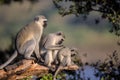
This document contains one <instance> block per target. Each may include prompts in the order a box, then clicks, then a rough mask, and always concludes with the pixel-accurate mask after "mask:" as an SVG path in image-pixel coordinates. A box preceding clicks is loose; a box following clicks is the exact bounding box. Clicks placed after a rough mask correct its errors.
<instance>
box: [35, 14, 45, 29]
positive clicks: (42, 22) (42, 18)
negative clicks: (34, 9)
mask: <svg viewBox="0 0 120 80" xmlns="http://www.w3.org/2000/svg"><path fill="white" fill-rule="evenodd" d="M34 21H35V22H36V23H38V24H39V25H42V26H43V27H44V28H45V27H47V19H46V17H45V16H43V15H38V16H36V17H35V18H34Z"/></svg>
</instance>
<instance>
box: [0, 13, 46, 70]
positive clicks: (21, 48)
mask: <svg viewBox="0 0 120 80" xmlns="http://www.w3.org/2000/svg"><path fill="white" fill-rule="evenodd" d="M46 22H47V19H46V18H45V16H42V15H39V16H36V17H35V18H34V20H33V21H32V22H31V23H29V24H27V25H26V26H25V27H23V28H22V29H21V30H20V31H19V32H18V34H17V36H16V39H15V49H16V50H15V52H14V54H13V55H12V56H11V57H10V59H9V60H8V61H6V62H5V63H4V64H2V65H0V69H2V68H4V67H5V66H7V65H8V64H9V63H10V62H12V61H13V59H14V58H16V57H17V55H18V53H19V54H21V55H23V56H24V58H25V59H33V60H35V58H34V57H32V56H31V55H32V54H33V52H34V53H35V55H36V57H37V59H38V60H40V59H42V58H41V56H40V54H39V42H40V40H41V36H42V34H43V29H44V28H45V27H46V26H47V23H46Z"/></svg>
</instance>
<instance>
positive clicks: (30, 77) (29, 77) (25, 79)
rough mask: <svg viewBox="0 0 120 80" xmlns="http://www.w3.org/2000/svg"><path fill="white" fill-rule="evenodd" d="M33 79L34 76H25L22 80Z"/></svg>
mask: <svg viewBox="0 0 120 80" xmlns="http://www.w3.org/2000/svg"><path fill="white" fill-rule="evenodd" d="M31 79H32V76H28V77H26V78H24V79H22V80H31Z"/></svg>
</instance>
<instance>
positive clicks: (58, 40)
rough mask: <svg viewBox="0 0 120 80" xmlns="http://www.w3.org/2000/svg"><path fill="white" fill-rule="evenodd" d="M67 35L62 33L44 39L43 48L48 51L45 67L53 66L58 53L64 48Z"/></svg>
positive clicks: (52, 34) (49, 35)
mask: <svg viewBox="0 0 120 80" xmlns="http://www.w3.org/2000/svg"><path fill="white" fill-rule="evenodd" d="M64 40H65V35H64V34H63V32H62V31H58V32H55V33H50V34H48V35H47V36H46V37H45V38H44V39H43V47H44V50H46V54H45V65H46V66H48V67H51V64H52V63H53V62H54V61H55V59H56V56H57V53H58V51H59V50H60V49H61V48H63V47H64V46H63V45H62V43H63V41H64Z"/></svg>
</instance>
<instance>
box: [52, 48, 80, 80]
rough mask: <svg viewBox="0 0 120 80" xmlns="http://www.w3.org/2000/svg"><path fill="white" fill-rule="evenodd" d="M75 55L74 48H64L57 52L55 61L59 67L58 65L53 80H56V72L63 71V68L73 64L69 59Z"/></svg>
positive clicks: (76, 52) (75, 50)
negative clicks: (56, 60)
mask: <svg viewBox="0 0 120 80" xmlns="http://www.w3.org/2000/svg"><path fill="white" fill-rule="evenodd" d="M76 54H78V51H77V49H76V48H68V47H65V48H63V49H61V50H59V52H58V54H57V59H58V62H59V65H58V68H57V70H56V72H55V75H54V80H56V76H57V74H58V72H59V71H60V70H61V69H63V67H66V66H68V67H69V66H71V65H73V64H74V63H73V62H72V60H71V58H72V57H73V56H75V55H76Z"/></svg>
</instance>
